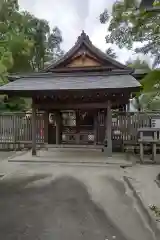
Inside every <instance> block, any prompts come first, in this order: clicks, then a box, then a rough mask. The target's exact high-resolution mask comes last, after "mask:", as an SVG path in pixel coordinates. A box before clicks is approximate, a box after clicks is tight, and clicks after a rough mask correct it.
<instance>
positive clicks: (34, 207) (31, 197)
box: [0, 163, 156, 240]
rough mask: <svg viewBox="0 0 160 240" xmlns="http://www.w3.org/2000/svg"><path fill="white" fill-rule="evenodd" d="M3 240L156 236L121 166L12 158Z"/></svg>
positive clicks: (3, 188)
mask: <svg viewBox="0 0 160 240" xmlns="http://www.w3.org/2000/svg"><path fill="white" fill-rule="evenodd" d="M8 164H13V165H14V166H16V170H15V171H14V172H12V174H10V175H7V176H6V177H5V178H4V179H3V180H2V181H0V196H1V198H0V213H1V217H0V239H6V240H10V239H13V240H14V239H15V240H17V239H22V240H32V239H33V240H35V239H41V240H50V239H60V240H61V239H71V240H72V239H74V240H76V239H86V240H88V239H97V240H99V239H119V240H137V239H140V240H155V239H156V238H155V237H154V233H153V232H152V230H151V229H150V227H149V226H148V225H147V224H146V223H145V219H144V218H143V216H142V214H141V211H140V209H139V206H138V205H137V203H136V201H135V199H134V198H133V196H132V193H131V191H130V190H129V189H128V188H127V186H126V185H125V183H124V181H123V175H124V171H123V169H121V168H119V167H117V166H111V165H108V167H104V166H101V167H91V166H84V165H81V166H70V165H69V164H61V165H59V164H49V163H47V164H46V163H41V164H39V163H36V164H33V163H8Z"/></svg>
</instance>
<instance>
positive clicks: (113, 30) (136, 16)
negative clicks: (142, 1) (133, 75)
mask: <svg viewBox="0 0 160 240" xmlns="http://www.w3.org/2000/svg"><path fill="white" fill-rule="evenodd" d="M154 4H155V5H157V6H158V5H160V1H155V3H154ZM100 21H101V23H106V22H109V27H108V31H109V33H108V34H107V36H106V42H107V43H112V44H113V43H115V44H117V45H118V46H119V47H120V48H123V47H127V48H128V49H131V48H133V44H134V43H135V42H138V43H139V42H140V43H143V46H142V47H138V48H136V49H135V51H136V52H137V53H139V52H140V53H144V54H148V53H149V54H151V55H152V57H153V58H154V63H153V67H156V66H158V65H159V64H160V25H159V22H160V12H158V11H157V12H147V11H145V9H142V10H137V0H119V1H116V2H115V3H114V4H113V7H112V13H111V15H110V14H109V13H108V10H107V9H105V10H104V12H103V13H102V14H101V15H100Z"/></svg>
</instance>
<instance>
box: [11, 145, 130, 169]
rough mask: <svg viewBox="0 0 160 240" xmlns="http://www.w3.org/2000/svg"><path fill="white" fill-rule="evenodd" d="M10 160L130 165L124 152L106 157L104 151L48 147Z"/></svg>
mask: <svg viewBox="0 0 160 240" xmlns="http://www.w3.org/2000/svg"><path fill="white" fill-rule="evenodd" d="M9 161H10V162H21V163H22V162H26V163H27V162H28V163H29V162H37V163H43V162H48V163H70V164H82V163H83V164H92V165H99V164H100V165H101V164H103V165H106V164H114V165H118V166H128V167H129V166H132V162H131V161H129V160H127V159H125V155H124V154H113V157H111V158H107V156H106V154H105V153H104V152H101V151H100V150H94V149H59V148H54V149H51V148H50V149H48V150H38V151H37V156H32V154H31V151H28V152H26V153H24V154H23V155H16V156H15V157H13V158H11V159H10V160H9Z"/></svg>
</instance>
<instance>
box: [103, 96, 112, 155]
mask: <svg viewBox="0 0 160 240" xmlns="http://www.w3.org/2000/svg"><path fill="white" fill-rule="evenodd" d="M105 135H106V136H105V139H106V140H107V147H106V153H107V156H108V157H112V112H111V101H110V100H108V101H107V116H106V133H105Z"/></svg>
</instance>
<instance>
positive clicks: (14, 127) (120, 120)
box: [0, 112, 160, 150]
mask: <svg viewBox="0 0 160 240" xmlns="http://www.w3.org/2000/svg"><path fill="white" fill-rule="evenodd" d="M155 119H160V113H154V112H147V113H146V112H145V113H144V112H141V113H138V112H134V113H130V112H128V113H126V112H113V113H112V140H113V144H114V143H116V142H118V141H119V142H121V143H122V142H124V141H125V142H128V143H129V142H130V143H131V142H132V143H133V144H136V142H137V129H138V128H140V127H151V126H152V124H153V123H154V120H155ZM36 138H37V145H41V144H43V143H44V115H43V113H38V114H37V134H36ZM31 141H32V123H31V114H29V115H26V114H25V113H14V114H13V113H7V114H1V115H0V150H4V149H10V150H13V149H22V148H25V147H27V148H28V147H31Z"/></svg>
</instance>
